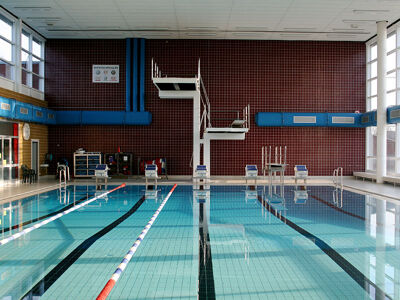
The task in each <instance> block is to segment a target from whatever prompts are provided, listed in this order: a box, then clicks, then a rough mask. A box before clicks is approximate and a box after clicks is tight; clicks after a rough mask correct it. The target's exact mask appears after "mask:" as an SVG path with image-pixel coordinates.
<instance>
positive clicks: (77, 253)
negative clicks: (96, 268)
mask: <svg viewBox="0 0 400 300" xmlns="http://www.w3.org/2000/svg"><path fill="white" fill-rule="evenodd" d="M144 200H146V197H145V196H143V197H142V198H140V200H139V201H138V202H136V204H135V205H134V206H133V207H132V208H131V209H130V210H128V211H127V212H126V213H125V214H124V215H122V216H121V217H119V218H118V219H117V220H115V221H114V222H112V223H111V224H109V225H108V226H106V227H104V228H103V229H102V230H100V231H98V232H96V233H95V234H93V235H92V236H91V237H89V238H87V239H86V240H84V241H83V242H82V243H81V244H80V245H79V246H78V247H76V248H75V249H74V250H73V251H72V252H71V253H70V254H68V256H67V257H65V258H64V259H63V260H62V261H61V262H60V263H59V264H57V265H56V266H55V267H54V268H53V269H52V270H51V271H50V272H49V273H47V275H46V276H45V277H44V278H43V279H42V280H40V281H39V282H38V283H37V284H36V285H35V286H34V287H32V289H31V290H30V291H29V292H27V293H26V294H25V295H24V296H23V297H22V298H21V299H24V300H28V299H33V297H37V296H42V295H43V294H44V293H45V292H46V291H47V290H48V289H49V288H50V287H51V286H52V285H53V283H54V282H56V280H57V279H58V278H60V277H61V275H62V274H63V273H64V272H65V271H67V270H68V268H69V267H70V266H72V264H74V263H75V262H76V261H77V260H78V258H79V257H81V255H82V254H83V253H85V251H86V250H88V249H89V248H90V246H92V245H93V244H94V243H95V242H96V241H97V240H98V239H99V238H101V237H102V236H104V235H105V234H107V233H109V232H110V231H111V230H113V229H114V228H115V227H117V226H118V225H119V224H121V223H122V222H123V221H125V220H126V219H127V218H129V217H130V216H131V215H132V214H133V213H134V212H135V211H137V210H138V208H139V207H140V206H141V205H142V204H143V202H144Z"/></svg>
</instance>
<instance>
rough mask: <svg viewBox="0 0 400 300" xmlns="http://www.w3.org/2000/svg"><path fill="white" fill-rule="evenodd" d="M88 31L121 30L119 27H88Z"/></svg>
mask: <svg viewBox="0 0 400 300" xmlns="http://www.w3.org/2000/svg"><path fill="white" fill-rule="evenodd" d="M88 29H93V30H104V31H107V30H119V29H121V27H119V26H116V27H101V26H99V27H97V26H89V27H88Z"/></svg>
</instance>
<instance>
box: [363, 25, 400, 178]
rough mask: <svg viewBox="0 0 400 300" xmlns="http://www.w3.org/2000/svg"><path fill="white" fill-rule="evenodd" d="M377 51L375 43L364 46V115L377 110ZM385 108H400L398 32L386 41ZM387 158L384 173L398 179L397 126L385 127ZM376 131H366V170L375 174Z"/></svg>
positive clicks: (399, 129)
mask: <svg viewBox="0 0 400 300" xmlns="http://www.w3.org/2000/svg"><path fill="white" fill-rule="evenodd" d="M377 50H378V47H377V45H376V42H374V41H372V42H371V43H370V44H368V45H367V102H366V104H367V105H366V106H367V111H372V110H376V109H377V106H378V102H377V101H378V99H377V90H378V89H377V88H378V87H377V54H378V53H377ZM386 51H387V61H386V63H387V68H386V91H387V95H386V105H387V106H393V105H400V82H398V78H399V76H400V59H399V58H400V41H398V39H397V29H396V30H394V31H392V32H390V33H389V34H388V36H387V39H386ZM386 134H387V137H386V138H387V144H386V147H387V154H386V155H387V156H386V171H387V174H388V175H389V176H390V175H391V176H400V124H396V125H392V124H388V125H387V126H386ZM376 148H377V130H376V127H368V128H367V129H366V159H365V162H366V170H367V171H371V172H375V171H376Z"/></svg>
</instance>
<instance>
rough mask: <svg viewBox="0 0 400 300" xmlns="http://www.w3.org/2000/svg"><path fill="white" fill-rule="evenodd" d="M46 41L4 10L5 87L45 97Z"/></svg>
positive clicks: (1, 57)
mask: <svg viewBox="0 0 400 300" xmlns="http://www.w3.org/2000/svg"><path fill="white" fill-rule="evenodd" d="M21 24H22V25H21ZM19 33H21V37H19V36H18V34H19ZM44 42H45V41H44V39H42V38H41V36H40V35H39V34H38V33H36V32H35V31H33V30H32V29H30V28H29V27H27V26H26V25H24V24H23V23H21V22H20V21H19V20H18V19H17V18H16V17H14V16H12V15H10V14H9V13H7V11H5V10H4V9H2V8H1V7H0V86H1V87H3V88H6V89H11V90H14V91H16V92H19V93H23V94H25V95H28V96H32V97H35V98H39V99H43V98H44V93H43V92H44Z"/></svg>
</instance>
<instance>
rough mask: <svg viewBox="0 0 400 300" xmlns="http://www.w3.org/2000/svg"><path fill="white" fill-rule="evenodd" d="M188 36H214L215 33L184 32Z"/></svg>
mask: <svg viewBox="0 0 400 300" xmlns="http://www.w3.org/2000/svg"><path fill="white" fill-rule="evenodd" d="M186 35H188V36H216V35H217V34H216V33H213V32H193V33H186Z"/></svg>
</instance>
